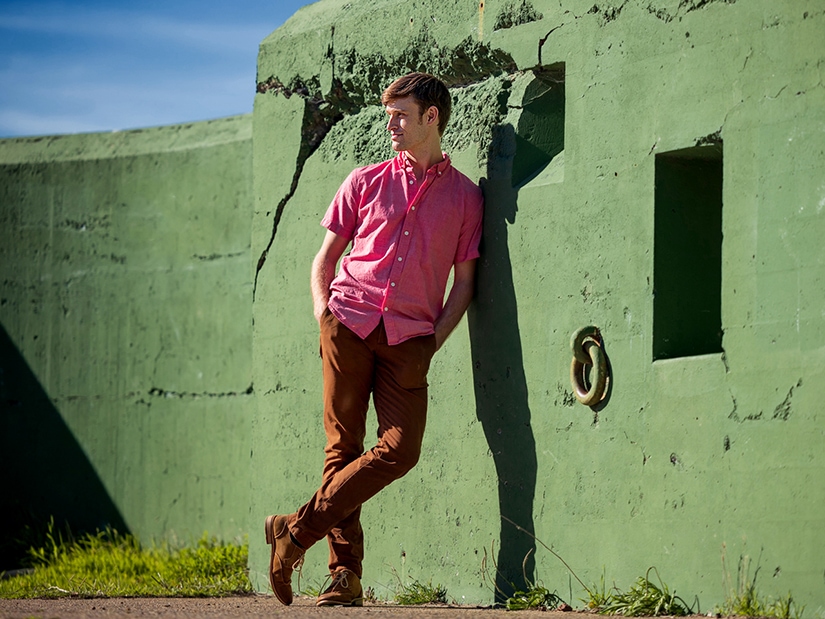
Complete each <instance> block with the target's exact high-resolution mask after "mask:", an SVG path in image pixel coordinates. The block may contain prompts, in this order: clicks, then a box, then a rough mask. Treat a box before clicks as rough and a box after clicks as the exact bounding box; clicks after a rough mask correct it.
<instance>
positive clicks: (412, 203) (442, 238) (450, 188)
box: [321, 151, 483, 345]
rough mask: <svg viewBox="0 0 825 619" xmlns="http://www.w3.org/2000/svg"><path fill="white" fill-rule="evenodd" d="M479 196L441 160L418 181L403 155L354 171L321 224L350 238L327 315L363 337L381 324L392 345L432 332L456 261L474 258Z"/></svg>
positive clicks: (475, 188)
mask: <svg viewBox="0 0 825 619" xmlns="http://www.w3.org/2000/svg"><path fill="white" fill-rule="evenodd" d="M482 212H483V198H482V195H481V190H480V189H479V188H478V186H477V185H476V184H475V183H474V182H472V181H471V180H470V179H469V178H467V177H466V176H465V175H464V174H462V173H461V172H459V171H458V170H456V169H455V168H454V167H453V166H452V165H451V163H450V159H449V157H447V155H446V154H445V155H444V159H443V161H441V162H440V163H438V164H436V165H434V166H433V167H432V168H430V169H429V170H428V171H427V175H426V177H425V179H424V180H423V181H421V182H419V181H417V180H416V178H415V175H414V173H413V169H412V165H411V164H410V162H409V161H408V160H407V157H406V154H405V153H404V152H403V151H402V152H400V153H399V154H398V155H397V156H395V157H394V158H393V159H390V160H389V161H384V162H382V163H377V164H374V165H369V166H366V167H363V168H358V169H356V170H354V171H353V172H352V173H351V174H350V175H349V177H347V179H346V181H344V183H343V184H342V185H341V187H340V189H339V190H338V192H337V193H336V194H335V198H334V199H333V200H332V204H330V206H329V209H328V210H327V213H326V215H325V216H324V218H323V220H322V221H321V225H322V226H324V227H325V228H326V229H327V230H330V231H331V232H334V233H335V234H337V235H339V236H342V237H344V238H347V239H349V240H350V241H352V248H351V250H350V252H349V253H347V254H346V255H345V256H344V258H343V260H342V262H341V267H340V269H339V270H338V274H337V275H336V277H335V279H334V280H333V281H332V285H331V286H330V300H329V309H330V311H331V312H332V313H333V314H334V315H335V316H336V318H338V320H340V321H341V322H342V323H344V324H345V325H346V326H347V327H348V328H349V329H350V330H352V331H353V332H355V333H356V334H357V335H358V336H359V337H361V338H362V339H364V338H366V337H367V336H368V335H369V334H370V333H371V332H372V330H373V329H375V327H377V326H378V323H379V322H380V321H381V319H382V318H383V319H384V327H385V328H386V331H387V341H388V343H389V344H390V345H395V344H399V343H400V342H403V341H404V340H407V339H410V338H412V337H416V336H421V335H429V334H431V333H434V332H435V330H434V328H433V323H434V322H435V320H436V319H437V318H438V316H439V315H440V314H441V311H442V309H443V307H444V294H445V291H446V287H447V280H448V278H449V275H450V271H451V270H452V268H453V266H454V265H455V264H458V263H460V262H464V261H465V260H472V259H474V258H478V256H479V252H478V245H479V241H480V239H481V220H482Z"/></svg>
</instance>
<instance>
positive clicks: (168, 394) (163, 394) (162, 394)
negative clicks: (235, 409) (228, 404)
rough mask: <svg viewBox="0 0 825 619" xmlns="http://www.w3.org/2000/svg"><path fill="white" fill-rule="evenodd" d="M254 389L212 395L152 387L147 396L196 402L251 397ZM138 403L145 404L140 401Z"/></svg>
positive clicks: (205, 392)
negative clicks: (209, 399)
mask: <svg viewBox="0 0 825 619" xmlns="http://www.w3.org/2000/svg"><path fill="white" fill-rule="evenodd" d="M253 391H254V389H253V386H252V385H251V384H250V385H249V387H247V388H246V389H244V390H243V391H225V392H220V393H212V392H208V391H204V392H201V393H191V392H186V391H180V392H179V391H171V390H166V389H160V388H158V387H152V388H151V389H150V390H149V395H150V396H152V397H155V398H178V399H180V400H182V399H184V398H187V399H192V400H197V399H200V398H234V397H239V396H246V395H252V393H253ZM139 403H145V402H143V401H142V400H141V402H139Z"/></svg>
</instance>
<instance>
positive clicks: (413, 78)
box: [381, 73, 452, 135]
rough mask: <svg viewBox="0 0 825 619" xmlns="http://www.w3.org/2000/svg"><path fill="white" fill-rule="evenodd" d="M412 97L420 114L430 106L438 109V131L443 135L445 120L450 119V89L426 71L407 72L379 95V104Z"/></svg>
mask: <svg viewBox="0 0 825 619" xmlns="http://www.w3.org/2000/svg"><path fill="white" fill-rule="evenodd" d="M406 97H412V98H413V99H414V100H415V101H416V103H418V108H419V112H420V115H421V116H423V115H424V114H425V113H426V112H427V111H428V110H429V109H430V108H431V107H434V108H436V110H438V133H439V135H444V129H446V128H447V121H448V120H450V111H451V110H452V101H451V99H450V91H449V90H447V86H445V85H444V82H442V81H441V80H440V79H438V78H437V77H434V76H432V75H430V74H428V73H409V74H407V75H405V76H403V77H399V78H398V79H397V80H395V81H394V82H393V83H392V84H390V85H389V86H388V87H387V89H386V90H385V91H384V94H382V95H381V105H384V106H387V105H389V104H390V103H392V102H394V101H398V100H399V99H405V98H406Z"/></svg>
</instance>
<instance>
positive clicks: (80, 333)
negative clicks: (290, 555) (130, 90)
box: [0, 115, 254, 569]
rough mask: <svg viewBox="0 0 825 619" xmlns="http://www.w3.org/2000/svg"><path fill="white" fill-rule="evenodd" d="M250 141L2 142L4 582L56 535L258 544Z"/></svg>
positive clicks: (96, 138)
mask: <svg viewBox="0 0 825 619" xmlns="http://www.w3.org/2000/svg"><path fill="white" fill-rule="evenodd" d="M251 136H252V118H251V116H250V115H247V116H240V117H234V118H229V119H224V120H219V121H213V122H206V123H196V124H191V125H181V126H172V127H163V128H159V129H147V130H141V131H128V132H122V133H111V134H91V135H77V136H60V137H48V138H24V139H13V140H2V141H0V286H1V287H0V325H1V326H2V333H0V336H2V340H1V341H0V346H1V348H0V353H2V354H0V411H2V414H0V462H2V468H3V487H4V488H3V493H2V499H0V519H1V520H0V522H2V528H3V531H4V533H3V548H2V550H3V556H2V558H3V564H2V565H0V569H8V568H10V567H17V566H18V564H15V560H16V559H17V558H18V557H19V551H20V550H21V549H20V545H19V544H18V543H17V542H26V541H29V540H30V539H31V538H32V536H33V534H35V533H37V530H38V528H40V527H42V526H43V524H44V523H45V522H46V520H47V518H48V517H49V516H50V515H53V516H54V517H55V520H56V522H57V523H58V524H61V523H62V522H63V521H67V522H68V523H69V524H70V525H71V527H72V530H73V531H74V532H79V531H82V530H94V529H95V528H96V527H103V526H106V525H111V526H115V527H116V528H118V529H119V530H121V531H124V530H129V531H131V532H133V533H135V534H137V535H139V536H140V537H141V538H142V539H144V540H147V541H148V540H150V539H152V538H155V539H158V538H167V539H177V540H180V541H184V542H186V541H190V542H191V541H193V540H195V539H198V538H199V537H200V536H201V535H202V534H203V533H204V532H209V533H210V534H214V535H219V536H221V537H224V538H229V539H232V538H238V539H241V538H242V536H243V534H244V533H245V532H246V519H247V504H248V497H249V493H248V482H247V480H248V476H249V474H248V470H249V469H248V458H249V447H248V445H249V421H250V412H251V407H252V405H253V403H254V401H253V398H252V396H251V393H252V378H251V373H252V363H251V336H252V330H251V329H252V323H251V315H250V302H251V292H252V275H253V270H252V269H251V267H250V265H251V262H252V260H251V257H250V214H251V208H250V207H251V189H252V182H251V181H252V177H251V156H252V151H251V144H252V142H251ZM26 526H28V527H30V529H29V530H28V532H27V531H26V529H25V528H24V527H26Z"/></svg>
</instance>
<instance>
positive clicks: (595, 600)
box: [581, 572, 610, 612]
mask: <svg viewBox="0 0 825 619" xmlns="http://www.w3.org/2000/svg"><path fill="white" fill-rule="evenodd" d="M585 591H587V599H583V600H581V601H582V602H584V604H585V607H586V608H587V609H588V610H591V611H594V612H598V611H599V609H600V608H602V607H603V606H604V605H605V604H607V603H608V602H609V601H610V592H609V591H608V590H607V586H606V585H605V582H604V572H602V578H601V581H600V583H599V584H598V585H595V584H594V585H591V587H590V588H589V589H585Z"/></svg>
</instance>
